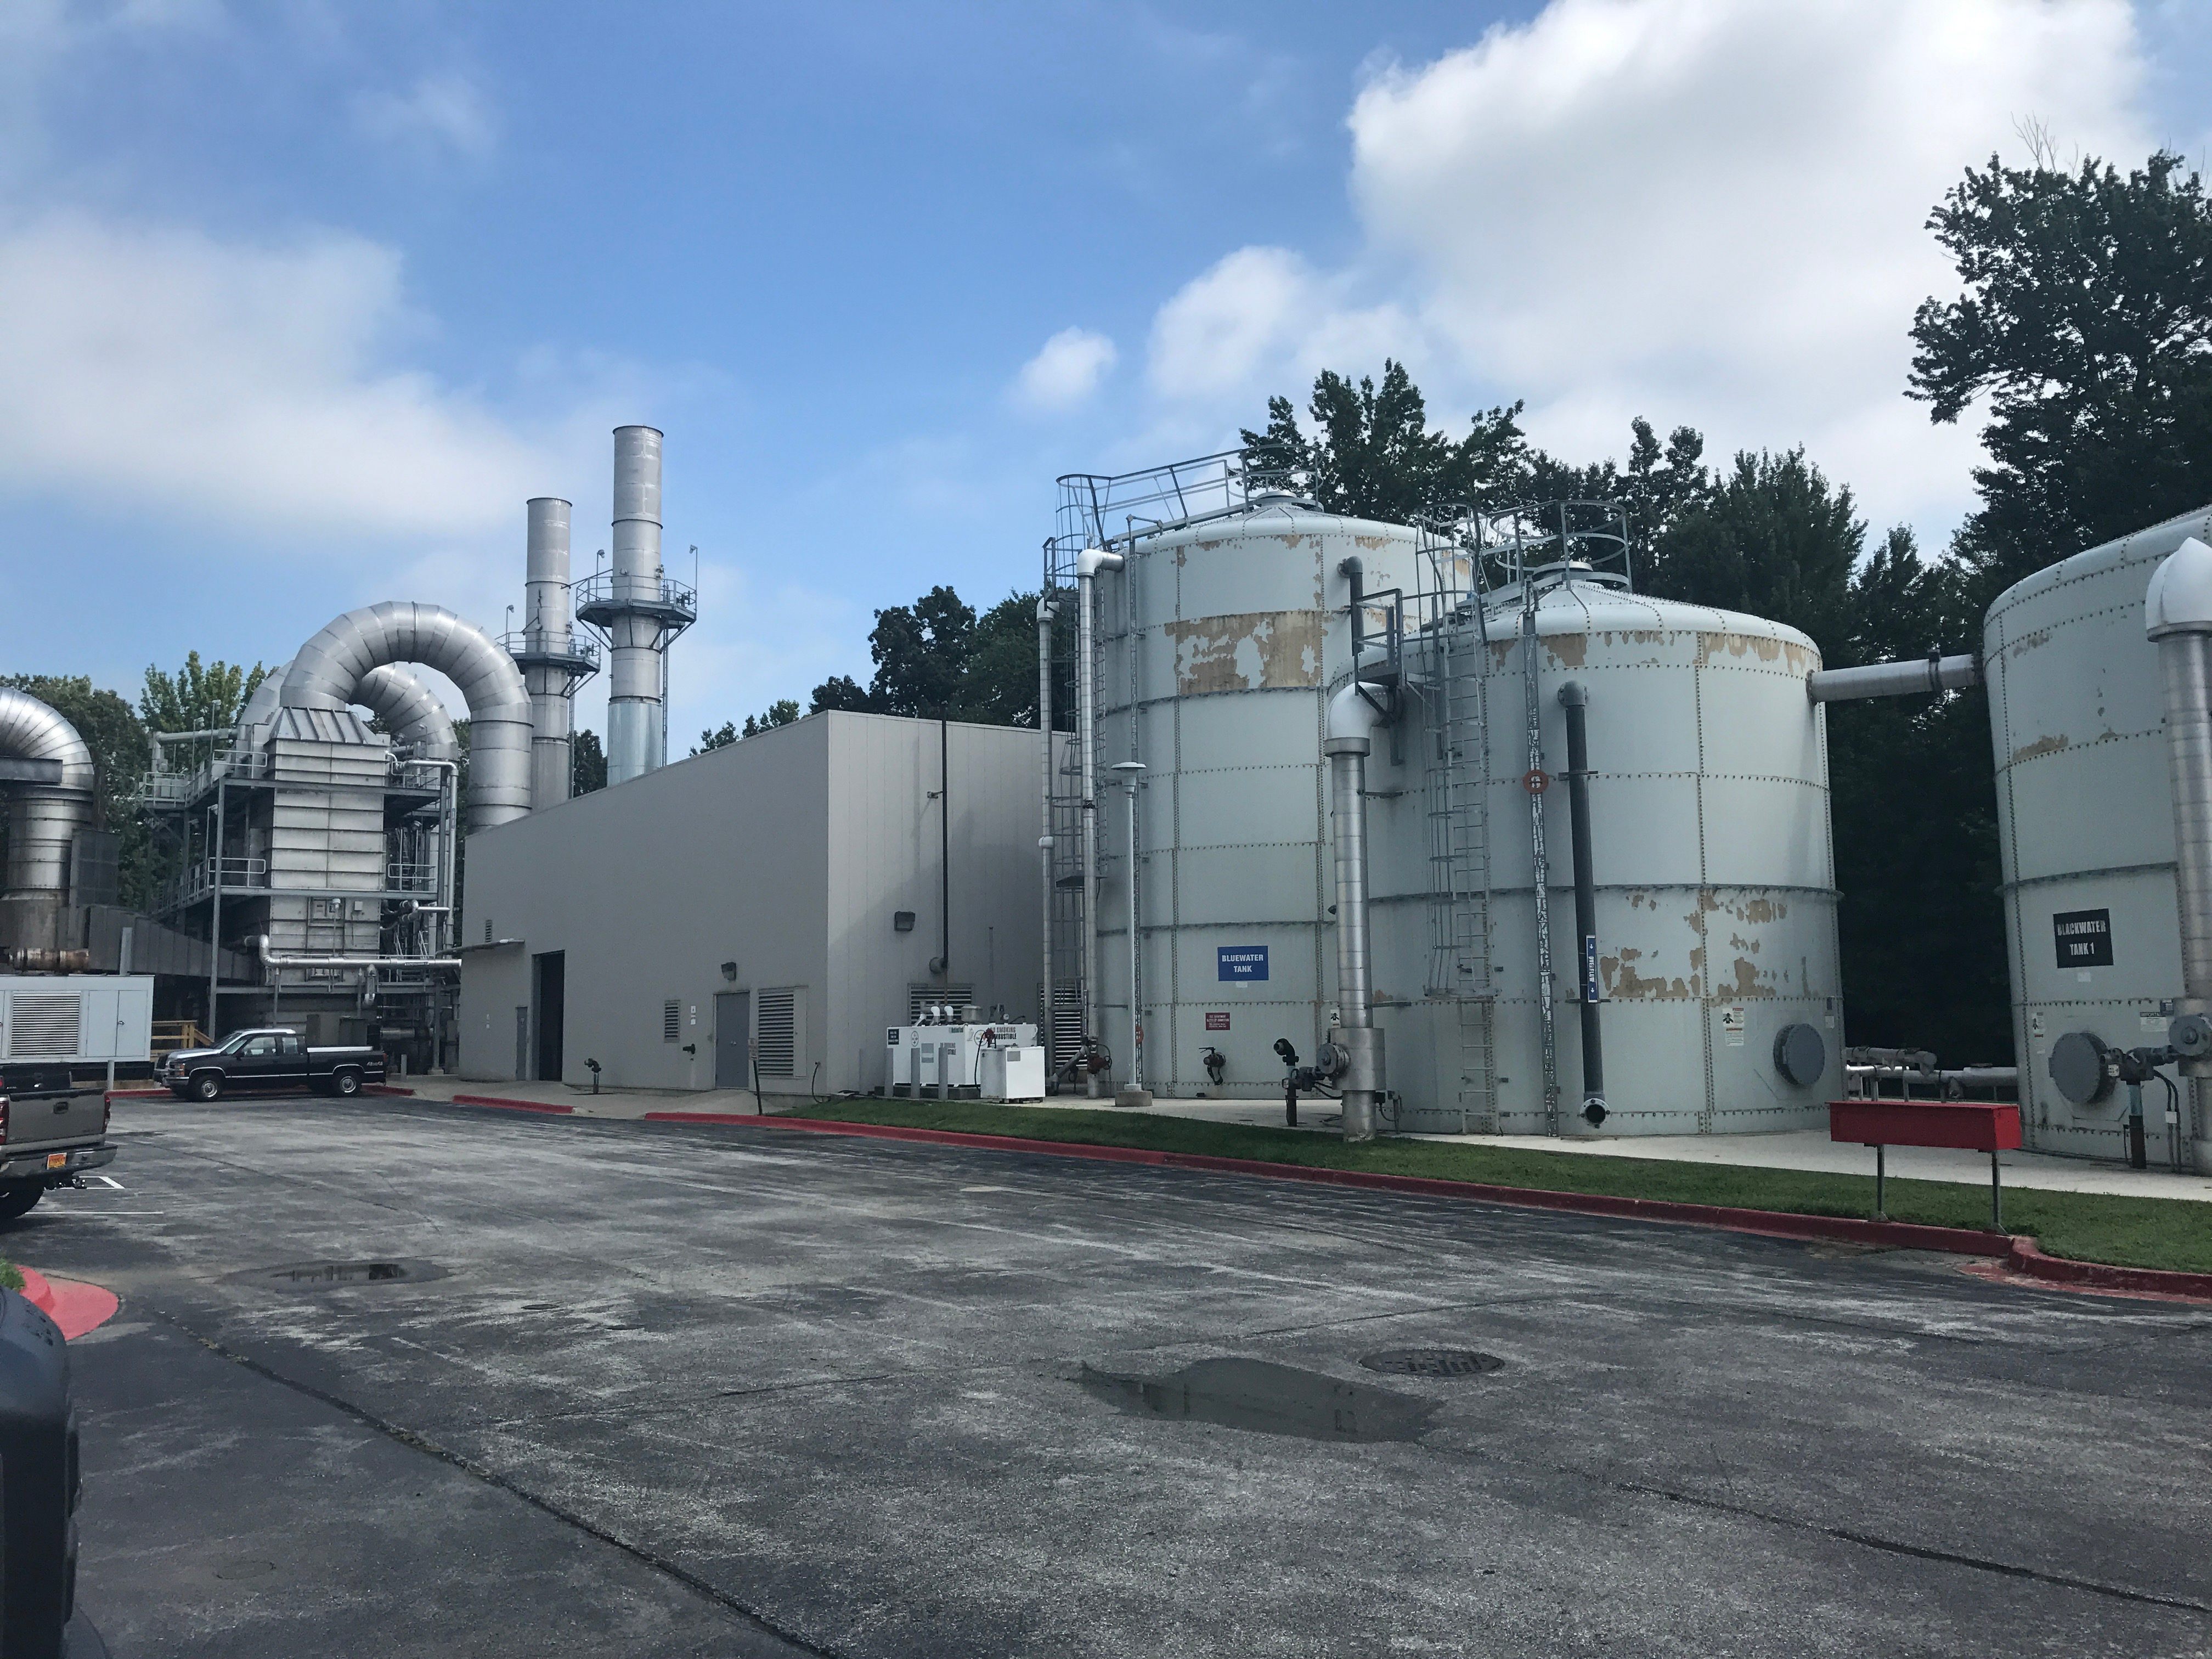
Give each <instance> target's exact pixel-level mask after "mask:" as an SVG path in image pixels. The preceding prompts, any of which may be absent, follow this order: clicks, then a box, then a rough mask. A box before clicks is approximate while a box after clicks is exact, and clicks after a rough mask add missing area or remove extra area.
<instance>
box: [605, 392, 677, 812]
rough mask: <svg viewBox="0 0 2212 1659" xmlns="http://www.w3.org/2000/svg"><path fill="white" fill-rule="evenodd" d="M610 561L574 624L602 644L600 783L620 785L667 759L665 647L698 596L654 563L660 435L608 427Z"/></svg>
mask: <svg viewBox="0 0 2212 1659" xmlns="http://www.w3.org/2000/svg"><path fill="white" fill-rule="evenodd" d="M577 591H578V592H579V594H580V595H581V597H582V599H583V603H581V604H580V605H578V606H577V607H576V616H577V618H578V619H579V620H580V621H582V622H586V623H591V624H592V627H594V628H596V629H599V633H600V635H601V637H602V638H604V639H605V641H606V643H607V781H608V783H610V784H617V783H626V782H628V781H629V780H630V779H632V778H635V777H641V776H643V775H645V774H646V773H647V772H650V771H652V770H653V769H654V768H656V767H658V766H660V765H662V764H664V763H665V762H666V761H667V759H668V646H669V643H670V641H672V640H674V639H675V637H676V636H677V635H678V634H680V633H682V632H683V631H684V629H687V628H689V627H690V625H691V623H692V622H693V621H694V620H695V619H696V617H697V616H698V611H699V607H698V599H697V596H696V594H695V593H693V592H692V591H691V589H690V588H689V587H687V586H684V584H683V583H681V582H674V581H671V580H668V578H667V575H666V574H665V572H664V571H663V570H662V568H661V565H660V434H659V431H657V430H656V429H655V428H652V427H649V426H618V427H617V428H615V493H614V557H613V561H612V564H611V568H610V569H609V570H608V572H607V574H605V575H604V576H595V577H593V578H592V580H590V581H588V582H586V583H583V584H580V586H579V587H578V590H577Z"/></svg>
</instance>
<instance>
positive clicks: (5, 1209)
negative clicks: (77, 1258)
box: [0, 1060, 115, 1222]
mask: <svg viewBox="0 0 2212 1659" xmlns="http://www.w3.org/2000/svg"><path fill="white" fill-rule="evenodd" d="M114 1161H115V1148H114V1147H112V1146H109V1145H108V1144H107V1091H106V1090H105V1089H104V1088H102V1087H101V1086H100V1085H99V1084H97V1083H91V1084H79V1083H76V1082H75V1081H73V1080H72V1079H70V1068H69V1067H68V1066H41V1065H35V1064H32V1063H29V1062H27V1061H23V1060H9V1061H8V1062H7V1063H6V1064H5V1065H4V1066H0V1222H5V1221H13V1220H15V1218H17V1217H18V1216H21V1215H27V1214H28V1213H29V1212H30V1210H31V1206H33V1205H34V1204H36V1203H37V1202H38V1201H39V1200H40V1199H41V1198H44V1197H45V1196H46V1192H47V1189H48V1188H53V1187H66V1186H69V1185H70V1184H71V1183H72V1182H75V1181H76V1178H77V1177H78V1176H81V1175H82V1174H83V1173H84V1172H85V1171H86V1170H96V1169H98V1168H100V1165H101V1164H112V1163H113V1162H114Z"/></svg>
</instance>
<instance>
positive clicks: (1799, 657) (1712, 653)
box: [1698, 633, 1820, 675]
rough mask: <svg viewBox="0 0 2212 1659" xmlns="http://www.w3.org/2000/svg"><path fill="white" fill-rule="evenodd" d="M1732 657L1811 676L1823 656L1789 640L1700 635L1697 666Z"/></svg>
mask: <svg viewBox="0 0 2212 1659" xmlns="http://www.w3.org/2000/svg"><path fill="white" fill-rule="evenodd" d="M1723 655H1725V656H1730V657H1735V658H1736V659H1739V660H1741V659H1743V658H1746V657H1756V658H1758V659H1759V661H1761V662H1763V663H1772V662H1779V663H1781V664H1783V665H1784V666H1785V667H1787V668H1788V669H1789V671H1790V672H1791V673H1792V674H1796V675H1804V674H1809V673H1811V672H1812V671H1813V670H1814V669H1815V668H1817V667H1819V666H1820V653H1819V652H1817V651H1814V650H1813V649H1811V648H1810V647H1806V646H1802V645H1799V644H1797V643H1796V642H1795V641H1790V640H1778V639H1775V638H1773V637H1772V636H1771V635H1765V634H1706V633H1700V634H1699V635H1698V666H1699V667H1700V668H1704V667H1706V666H1708V665H1710V664H1711V662H1712V660H1713V659H1714V658H1716V657H1718V656H1723Z"/></svg>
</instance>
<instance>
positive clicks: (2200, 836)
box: [2143, 536, 2212, 1172]
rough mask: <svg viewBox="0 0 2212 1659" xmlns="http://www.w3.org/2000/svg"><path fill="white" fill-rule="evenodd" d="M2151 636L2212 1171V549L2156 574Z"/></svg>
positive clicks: (2194, 1065) (2199, 1134)
mask: <svg viewBox="0 0 2212 1659" xmlns="http://www.w3.org/2000/svg"><path fill="white" fill-rule="evenodd" d="M2143 631H2144V632H2145V633H2146V634H2148V635H2149V636H2150V638H2151V639H2152V640H2153V641H2155V642H2156V644H2157V646H2158V670H2159V682H2160V693H2161V697H2162V701H2163V702H2164V703H2165V706H2166V774H2167V778H2168V781H2170V782H2171V784H2172V793H2173V878H2174V899H2175V903H2176V907H2177V908H2178V909H2179V921H2180V924H2181V989H2182V995H2181V996H2180V998H2179V1000H2177V1001H2176V1002H2175V1004H2174V1015H2175V1018H2174V1022H2173V1030H2174V1033H2175V1036H2176V1039H2177V1040H2176V1042H2175V1046H2176V1047H2177V1048H2181V1049H2182V1050H2183V1052H2184V1054H2193V1055H2194V1057H2192V1058H2185V1059H2184V1060H2182V1061H2181V1073H2182V1075H2183V1076H2185V1077H2186V1078H2188V1079H2191V1081H2190V1088H2189V1092H2190V1105H2191V1115H2192V1116H2193V1118H2194V1119H2195V1123H2194V1127H2193V1128H2192V1131H2191V1139H2192V1141H2193V1144H2194V1153H2195V1159H2196V1164H2197V1170H2199V1171H2200V1172H2212V1123H2208V1122H2207V1118H2208V1116H2212V1113H2208V1111H2207V1109H2206V1106H2207V1103H2206V1101H2205V1098H2204V1095H2205V1087H2204V1079H2207V1078H2212V1056H2208V1055H2206V1054H2204V1052H2203V1048H2204V1044H2203V1042H2202V1041H2201V1040H2199V1041H2195V1042H2187V1041H2182V1040H2180V1039H2181V1038H2182V1037H2183V1036H2184V1028H2185V1027H2190V1026H2193V1027H2194V1028H2195V1029H2196V1030H2197V1032H2199V1033H2201V1032H2202V1030H2203V1024H2204V1021H2205V1019H2206V1017H2207V1016H2208V1014H2212V547H2207V546H2206V545H2205V544H2203V542H2201V541H2199V540H2197V538H2195V537H2194V536H2192V537H2191V538H2189V539H2188V540H2187V541H2185V542H2184V543H2182V544H2181V545H2180V546H2179V547H2178V548H2176V549H2175V550H2173V551H2172V553H2171V554H2169V555H2168V556H2166V560H2165V562H2163V563H2161V564H2160V566H2159V568H2157V570H2156V571H2155V572H2154V573H2153V574H2152V575H2151V579H2150V586H2149V589H2148V591H2147V592H2145V594H2144V596H2143Z"/></svg>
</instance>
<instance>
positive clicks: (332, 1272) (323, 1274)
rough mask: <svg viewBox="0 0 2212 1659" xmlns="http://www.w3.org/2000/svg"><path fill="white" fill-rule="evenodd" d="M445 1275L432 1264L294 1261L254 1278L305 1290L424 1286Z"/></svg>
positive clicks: (255, 1275)
mask: <svg viewBox="0 0 2212 1659" xmlns="http://www.w3.org/2000/svg"><path fill="white" fill-rule="evenodd" d="M445 1276H446V1270H445V1269H444V1268H443V1267H438V1266H436V1265H435V1263H432V1262H428V1261H294V1262H289V1263H288V1264H286V1265H285V1266H283V1267H264V1268H263V1269H262V1270H261V1271H260V1272H259V1273H256V1274H254V1275H253V1277H255V1278H257V1279H265V1280H266V1281H267V1282H269V1283H270V1284H272V1285H297V1286H299V1287H300V1288H301V1289H303V1290H314V1289H320V1288H322V1287H323V1286H325V1285H391V1284H397V1283H399V1282H402V1281H405V1282H408V1283H412V1284H420V1283H421V1282H422V1280H424V1279H443V1278H444V1277H445Z"/></svg>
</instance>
